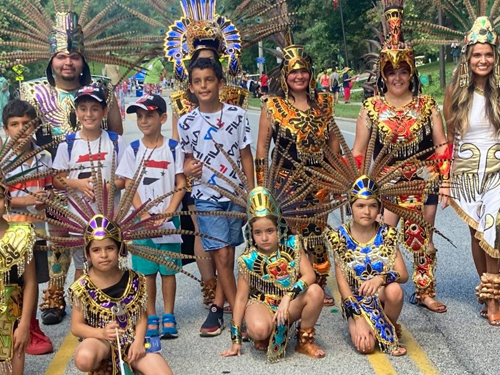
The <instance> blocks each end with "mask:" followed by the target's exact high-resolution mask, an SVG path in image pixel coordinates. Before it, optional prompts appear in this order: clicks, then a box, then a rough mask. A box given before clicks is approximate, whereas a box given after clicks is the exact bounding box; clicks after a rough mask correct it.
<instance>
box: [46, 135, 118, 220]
mask: <svg viewBox="0 0 500 375" xmlns="http://www.w3.org/2000/svg"><path fill="white" fill-rule="evenodd" d="M116 143H117V144H116V146H115V145H114V142H113V141H112V140H111V139H110V137H109V134H108V132H107V131H105V130H103V131H102V132H101V136H100V137H99V138H97V139H96V140H95V141H91V142H88V141H86V140H84V139H82V138H81V136H80V132H79V131H78V132H77V133H76V135H75V139H74V141H73V146H72V149H71V158H70V155H69V151H68V143H67V142H65V143H61V144H59V146H58V147H57V153H56V157H55V158H54V163H53V168H54V169H55V170H63V169H68V168H75V167H81V166H83V167H84V169H79V170H73V171H70V172H69V174H68V178H69V179H85V178H89V177H91V165H92V164H93V165H94V169H96V168H97V167H98V166H99V167H100V170H101V174H102V178H103V180H104V181H106V182H109V180H110V178H111V169H112V168H111V167H112V162H113V153H116V154H115V167H118V164H119V162H120V160H121V159H122V157H123V154H124V153H125V149H126V148H127V144H126V143H125V141H124V140H123V138H122V137H121V136H120V135H119V136H118V138H117V142H116ZM89 144H90V153H89ZM99 150H100V153H99ZM91 157H92V164H91V162H90V160H91ZM113 182H114V181H113ZM94 191H95V189H94ZM77 194H78V195H79V196H80V197H82V198H83V193H81V192H80V191H77ZM119 202H120V192H119V191H116V193H115V207H116V206H117V205H118V203H119ZM89 203H90V204H91V206H92V208H93V209H94V210H97V204H95V202H89ZM69 207H70V209H71V211H72V212H74V213H77V211H76V210H75V209H74V208H73V206H72V205H71V204H70V205H69Z"/></svg>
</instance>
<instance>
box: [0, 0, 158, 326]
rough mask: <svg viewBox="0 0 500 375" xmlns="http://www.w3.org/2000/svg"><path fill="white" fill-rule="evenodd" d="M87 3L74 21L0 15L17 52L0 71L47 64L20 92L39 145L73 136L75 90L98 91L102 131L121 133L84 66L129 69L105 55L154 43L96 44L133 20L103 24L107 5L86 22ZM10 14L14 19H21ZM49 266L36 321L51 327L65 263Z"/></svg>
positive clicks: (60, 311)
mask: <svg viewBox="0 0 500 375" xmlns="http://www.w3.org/2000/svg"><path fill="white" fill-rule="evenodd" d="M91 3H92V0H85V1H84V2H83V7H82V10H81V12H80V16H78V15H77V14H76V13H75V12H74V11H73V7H72V5H69V6H65V4H64V2H62V3H59V4H58V3H56V9H55V11H56V15H55V19H53V17H52V16H51V15H50V14H49V13H48V11H47V10H45V9H44V8H43V7H41V6H36V5H33V4H30V2H28V1H22V2H19V3H12V6H13V7H14V10H13V11H8V10H3V11H4V14H6V15H7V16H9V17H11V19H12V20H13V26H12V27H11V28H4V29H3V30H2V31H1V34H3V35H8V36H9V37H10V41H0V45H3V46H11V47H15V48H16V49H17V50H16V51H15V52H6V53H4V54H3V55H2V60H3V61H4V62H3V63H0V65H1V66H2V67H10V66H12V65H14V64H16V63H17V62H16V61H20V62H21V63H23V64H26V63H30V62H38V61H44V60H45V61H47V59H48V64H47V69H46V80H45V79H43V80H36V81H30V82H26V83H24V84H23V85H22V87H21V96H22V98H23V99H25V100H26V101H28V102H30V103H31V104H32V105H33V106H34V107H35V108H36V109H37V111H38V113H39V114H40V115H41V116H42V118H43V122H44V125H43V126H42V127H41V128H40V130H39V131H38V133H37V143H38V144H39V145H43V144H47V143H50V142H51V141H52V140H54V139H57V138H63V137H64V136H65V135H66V134H68V133H71V132H74V131H76V130H78V124H77V121H76V116H75V114H74V110H75V108H74V96H75V94H76V92H77V91H78V89H80V88H81V87H83V86H88V85H89V84H94V85H101V86H102V87H103V89H104V91H105V93H106V96H107V98H106V102H107V107H108V116H107V119H105V120H104V121H103V122H104V124H103V127H107V128H109V130H111V131H114V132H116V133H118V134H122V133H123V127H122V120H121V115H120V111H119V108H118V106H117V105H115V104H116V103H115V102H116V98H115V96H114V94H113V86H112V85H111V83H110V82H107V81H105V80H97V81H95V82H94V83H92V81H93V79H92V77H91V73H90V68H89V64H88V63H89V61H95V62H100V63H108V64H117V65H120V66H125V67H127V68H129V69H133V68H134V67H135V66H136V65H137V64H136V63H135V62H131V61H129V60H127V59H124V58H122V57H119V56H112V55H110V51H116V50H119V51H121V52H122V53H128V54H129V55H136V54H137V53H136V52H137V50H138V47H139V46H141V47H142V46H143V45H144V43H147V41H151V40H152V39H150V38H155V37H148V36H144V37H141V38H137V37H135V38H131V37H126V36H124V34H123V33H118V34H115V35H111V36H106V37H102V38H100V36H101V35H102V34H103V32H105V31H106V30H109V28H110V27H111V26H113V25H114V24H115V23H117V22H119V21H121V20H123V19H127V18H132V17H134V16H133V15H125V16H124V15H123V14H121V15H118V16H114V17H111V18H110V19H109V20H107V21H106V22H104V23H103V22H102V21H103V20H104V18H105V17H106V15H108V13H109V11H110V10H111V9H113V7H114V6H116V4H115V2H113V3H111V4H109V5H107V6H106V7H104V8H103V9H102V10H101V11H99V12H98V13H97V15H96V16H95V17H94V18H92V19H90V20H89V21H88V22H87V19H88V17H87V16H88V12H89V9H90V6H91ZM14 11H16V12H14ZM14 13H17V14H20V15H21V16H22V18H20V17H19V16H17V15H15V14H14ZM26 29H28V30H29V33H28V32H26V31H25V30H26ZM47 35H48V36H49V37H48V38H47ZM141 57H142V55H141ZM53 151H55V149H54V150H53ZM49 263H50V264H49V270H50V273H51V281H50V282H49V288H48V289H47V291H46V293H45V295H44V301H43V303H42V306H41V309H42V311H43V313H42V321H43V323H44V324H57V323H59V322H61V321H62V319H63V317H64V315H65V303H64V293H63V289H62V288H63V284H64V281H65V279H66V274H67V270H68V268H69V264H70V258H69V257H68V255H67V254H66V253H65V252H61V253H51V254H50V256H49Z"/></svg>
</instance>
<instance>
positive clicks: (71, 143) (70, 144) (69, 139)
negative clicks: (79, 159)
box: [66, 133, 76, 160]
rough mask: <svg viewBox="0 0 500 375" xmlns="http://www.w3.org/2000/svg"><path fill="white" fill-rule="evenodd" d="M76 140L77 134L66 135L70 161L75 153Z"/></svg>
mask: <svg viewBox="0 0 500 375" xmlns="http://www.w3.org/2000/svg"><path fill="white" fill-rule="evenodd" d="M75 139H76V133H70V134H68V135H66V144H67V145H68V156H69V160H71V151H73V146H74V144H75Z"/></svg>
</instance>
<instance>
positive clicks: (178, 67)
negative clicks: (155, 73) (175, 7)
mask: <svg viewBox="0 0 500 375" xmlns="http://www.w3.org/2000/svg"><path fill="white" fill-rule="evenodd" d="M216 6H217V1H216V0H207V1H203V0H181V8H182V11H183V13H184V16H183V17H182V18H180V19H179V20H176V21H175V22H174V23H173V24H172V25H170V26H169V29H168V31H167V34H166V36H165V44H164V50H165V57H166V58H167V59H168V60H169V61H171V62H173V63H174V74H175V78H176V79H177V80H178V81H185V80H186V78H187V74H186V67H185V64H184V61H185V60H186V59H189V58H190V57H191V56H192V55H193V54H194V53H195V52H196V51H197V50H198V49H205V48H208V49H213V50H215V51H216V52H217V53H218V54H219V56H220V57H221V58H227V59H228V74H229V75H230V76H233V77H235V76H237V75H238V74H239V73H240V72H241V65H240V62H239V58H240V54H241V38H240V34H239V31H238V29H237V28H236V26H234V24H233V23H232V22H231V20H230V19H228V18H226V17H224V16H221V15H219V14H217V12H216Z"/></svg>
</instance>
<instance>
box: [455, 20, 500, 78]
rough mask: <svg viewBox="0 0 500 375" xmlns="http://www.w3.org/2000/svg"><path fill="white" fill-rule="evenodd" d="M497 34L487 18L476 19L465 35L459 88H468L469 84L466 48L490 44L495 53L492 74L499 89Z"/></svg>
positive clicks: (499, 65)
mask: <svg viewBox="0 0 500 375" xmlns="http://www.w3.org/2000/svg"><path fill="white" fill-rule="evenodd" d="M498 41H499V39H498V33H497V32H496V31H495V29H494V28H493V26H492V24H491V21H490V19H489V18H488V17H486V16H482V17H478V18H476V20H475V21H474V24H473V25H472V28H471V29H470V30H469V32H468V33H467V34H466V35H465V38H464V46H463V48H462V57H461V59H460V76H459V85H460V87H468V86H469V84H470V82H469V76H470V74H469V62H468V61H467V48H468V47H470V46H473V45H475V44H477V43H483V44H484V43H486V44H490V45H491V46H492V48H493V51H494V53H495V68H494V74H495V76H496V79H497V85H498V87H500V56H499V55H498Z"/></svg>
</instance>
